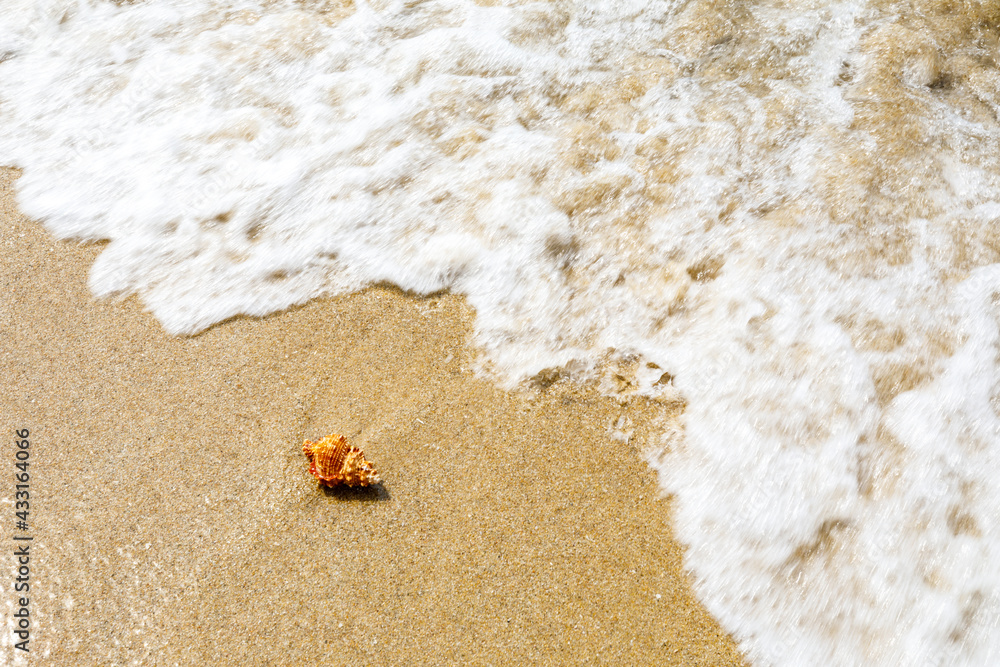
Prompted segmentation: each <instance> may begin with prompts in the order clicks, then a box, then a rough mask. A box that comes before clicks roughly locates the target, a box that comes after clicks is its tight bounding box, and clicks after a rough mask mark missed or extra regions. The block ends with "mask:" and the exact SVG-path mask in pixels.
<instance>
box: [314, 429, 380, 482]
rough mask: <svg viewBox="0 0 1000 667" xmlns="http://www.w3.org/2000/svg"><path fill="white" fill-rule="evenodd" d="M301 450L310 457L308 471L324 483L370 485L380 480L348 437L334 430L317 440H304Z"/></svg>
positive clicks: (362, 453)
mask: <svg viewBox="0 0 1000 667" xmlns="http://www.w3.org/2000/svg"><path fill="white" fill-rule="evenodd" d="M302 451H303V453H304V454H305V455H306V457H307V458H308V459H309V472H310V473H312V474H313V475H315V476H316V479H318V480H319V482H320V484H323V485H325V486H338V485H341V484H343V485H345V486H370V485H372V484H376V483H378V481H379V476H378V471H376V470H375V466H373V465H372V464H371V463H369V462H368V461H367V460H365V454H364V452H362V451H361V450H360V449H358V448H357V447H355V446H353V445H349V444H347V438H345V437H344V436H342V435H339V434H337V433H333V434H331V435H328V436H326V437H325V438H323V439H322V440H320V441H318V442H313V441H311V440H306V441H305V443H304V444H303V445H302Z"/></svg>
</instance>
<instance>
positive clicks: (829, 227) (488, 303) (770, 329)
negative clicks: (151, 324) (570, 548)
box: [0, 0, 1000, 666]
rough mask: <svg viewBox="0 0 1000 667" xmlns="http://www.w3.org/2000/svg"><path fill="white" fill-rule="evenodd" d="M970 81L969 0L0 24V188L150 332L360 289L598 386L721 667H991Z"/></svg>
mask: <svg viewBox="0 0 1000 667" xmlns="http://www.w3.org/2000/svg"><path fill="white" fill-rule="evenodd" d="M998 65H1000V1H998V0H988V1H984V2H972V1H966V2H962V1H959V0H956V1H951V0H913V1H910V2H902V1H900V2H894V1H892V0H870V1H869V2H863V1H860V0H858V1H854V2H823V1H818V0H817V1H812V2H810V1H809V0H806V1H805V2H797V3H784V2H781V1H780V0H774V1H770V2H722V1H712V0H691V1H689V2H680V1H672V0H667V1H664V2H656V1H653V0H642V1H639V0H619V1H615V2H612V1H610V0H592V1H590V2H580V1H574V0H554V1H550V2H518V1H515V0H480V1H479V2H475V1H472V0H424V1H420V0H406V1H396V0H374V1H371V2H369V1H366V0H299V1H298V2H291V1H284V0H273V1H258V2H253V1H250V0H135V1H134V2H131V3H129V2H120V3H114V2H107V1H104V0H0V163H2V164H5V165H10V166H17V167H20V168H21V169H22V170H23V175H22V176H21V178H20V179H19V181H18V182H17V188H18V201H19V204H20V206H21V208H22V209H23V211H24V212H25V213H27V214H28V215H30V216H33V217H34V218H36V219H38V220H39V221H41V222H42V223H43V224H44V225H45V226H46V227H47V228H48V229H49V230H50V231H51V232H52V233H54V234H55V235H57V236H59V237H62V238H77V239H89V240H107V241H109V243H108V244H107V245H106V246H105V247H104V249H103V251H102V253H101V255H100V256H99V258H98V259H97V261H96V262H95V264H94V266H93V268H92V270H91V274H90V286H91V288H92V290H93V291H94V293H95V294H97V295H101V296H103V295H113V294H131V293H135V294H138V295H139V296H140V298H141V299H142V300H143V302H144V303H145V304H146V305H147V307H148V308H149V309H150V310H151V311H152V312H153V313H154V314H155V315H156V317H157V318H159V320H160V321H161V322H162V323H163V326H164V327H165V328H166V329H167V330H168V331H170V332H172V333H176V334H189V333H195V332H197V331H200V330H202V329H204V328H206V327H208V326H210V325H212V324H213V323H216V322H219V321H221V320H224V319H226V318H229V317H231V316H233V315H236V314H240V313H245V314H254V315H262V314H266V313H269V312H273V311H276V310H280V309H282V308H285V307H287V306H289V305H291V304H296V303H302V302H304V301H307V300H309V299H311V298H314V297H316V296H319V295H323V294H335V293H343V292H347V291H351V290H356V289H359V288H361V287H363V286H365V285H368V284H372V283H376V282H380V281H388V282H391V283H394V284H396V285H399V286H400V287H402V288H404V289H407V290H413V291H415V292H420V293H427V292H433V291H436V290H441V289H450V290H453V291H455V292H460V293H462V294H465V295H467V297H468V300H469V302H470V303H471V304H472V305H473V306H474V307H475V309H476V311H477V325H476V326H477V330H476V337H477V341H476V342H477V343H478V345H479V346H481V348H482V351H483V358H484V360H485V361H484V368H485V369H486V370H487V371H488V372H490V373H491V374H493V376H494V377H496V378H497V379H498V381H500V382H502V383H505V384H509V385H514V384H517V383H518V382H520V381H523V380H524V379H525V378H527V377H531V376H533V375H535V374H537V373H539V372H540V371H543V370H545V369H549V371H548V372H549V373H551V372H559V373H563V374H565V375H567V376H570V377H574V376H576V377H586V376H588V374H593V373H596V372H598V370H596V369H599V366H600V364H599V361H600V360H602V359H607V358H608V357H609V354H610V355H611V356H612V357H614V358H616V359H618V360H626V361H628V363H627V364H623V365H624V366H628V367H629V368H630V369H631V371H629V373H628V374H627V377H624V378H621V377H620V378H619V379H620V380H621V379H623V380H624V382H622V383H620V386H618V387H617V388H615V387H613V386H612V385H609V391H623V392H626V393H632V394H641V395H658V394H659V395H664V394H672V395H679V396H682V397H683V399H684V400H685V401H686V404H687V409H686V411H685V413H684V416H683V424H682V425H680V426H677V427H666V426H665V427H664V430H663V443H662V447H661V448H660V449H657V450H655V451H652V452H650V462H651V464H652V465H654V466H655V467H656V468H657V469H658V471H659V473H660V479H661V482H662V485H663V487H664V489H665V491H666V492H669V493H671V494H674V495H675V497H676V508H677V530H678V536H679V538H680V539H681V540H682V541H683V542H685V543H686V544H688V545H689V550H688V554H687V565H688V567H690V568H691V569H692V571H693V573H694V575H695V578H696V589H697V593H698V595H699V596H700V598H701V599H702V601H703V602H704V603H705V605H706V606H707V607H708V609H709V610H710V611H711V612H712V613H713V614H714V615H715V616H716V617H717V618H719V619H720V621H721V622H722V623H723V625H724V626H725V628H726V629H727V630H729V631H730V632H731V633H732V634H733V635H734V637H736V639H737V640H738V641H739V642H740V645H741V647H742V649H743V650H744V651H745V652H746V654H747V655H748V657H749V658H750V659H751V661H752V662H753V663H754V664H755V665H787V666H799V665H901V666H902V665H907V666H909V665H928V666H930V665H934V666H938V665H941V666H943V665H984V666H986V665H995V664H1000V488H998V484H1000V483H998V477H1000V449H998V448H1000V120H998V113H1000V69H998ZM552 369H558V371H553V370H552ZM668 380H669V381H668Z"/></svg>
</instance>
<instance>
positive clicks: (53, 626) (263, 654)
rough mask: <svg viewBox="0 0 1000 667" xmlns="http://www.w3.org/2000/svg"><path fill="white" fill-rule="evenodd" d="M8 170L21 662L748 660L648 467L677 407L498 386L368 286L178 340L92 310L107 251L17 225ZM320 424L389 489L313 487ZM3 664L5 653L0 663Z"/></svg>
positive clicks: (457, 342) (466, 315)
mask: <svg viewBox="0 0 1000 667" xmlns="http://www.w3.org/2000/svg"><path fill="white" fill-rule="evenodd" d="M15 179H16V172H14V171H12V170H3V171H0V247H2V252H3V257H4V259H3V261H2V262H0V284H2V287H0V341H2V345H0V355H2V363H0V382H2V383H3V386H4V391H3V392H0V415H2V417H3V421H4V424H5V427H4V428H5V429H6V432H7V436H8V437H6V438H5V439H4V441H3V442H4V445H3V447H2V448H0V452H2V455H3V462H4V463H3V464H4V465H6V466H13V462H14V447H13V440H12V439H13V432H14V430H15V429H22V428H28V429H30V430H31V443H32V444H31V460H30V461H31V462H30V466H31V468H30V470H31V474H32V476H31V494H32V496H31V514H30V519H31V521H30V530H29V531H28V532H29V533H30V534H31V535H32V536H33V538H34V541H33V542H32V547H31V548H32V550H33V551H32V563H31V567H32V570H31V578H32V579H31V586H32V588H31V602H30V610H31V614H32V621H33V624H32V631H31V632H32V634H31V643H30V648H31V654H30V655H31V660H30V664H36V665H42V664H44V665H91V664H93V665H96V664H101V665H122V664H163V665H167V664H180V665H258V664H271V665H295V664H330V665H337V664H342V665H348V664H350V665H438V664H440V665H459V664H463V665H464V664H467V665H501V664H503V665H521V664H547V665H576V664H595V665H597V664H607V665H741V664H744V663H743V659H742V658H741V656H740V654H739V652H738V651H737V649H736V647H735V644H734V642H733V641H732V639H731V638H730V637H729V636H728V635H727V634H726V633H725V632H724V631H722V630H721V628H720V627H719V625H718V624H717V623H716V622H715V620H714V619H713V618H712V617H711V616H710V615H709V614H708V613H707V612H706V611H705V610H704V609H703V608H702V607H701V606H700V605H699V604H698V603H697V602H696V601H695V599H694V597H693V594H692V590H691V584H690V580H689V578H688V577H687V575H685V573H684V572H683V569H682V554H683V550H682V548H681V547H680V546H679V545H678V544H677V543H676V542H675V541H674V540H673V538H672V535H671V527H670V513H671V512H670V502H669V500H668V499H663V498H661V497H660V494H659V492H658V487H657V483H656V478H655V474H654V473H653V472H652V471H651V470H650V469H649V467H648V466H647V465H646V463H645V462H644V460H643V452H644V451H645V448H646V447H647V443H648V441H649V438H650V437H651V433H652V431H651V428H652V427H651V424H652V422H653V421H655V420H656V419H660V418H663V417H665V416H669V414H668V413H669V410H670V408H669V406H662V405H659V404H651V403H648V402H639V401H625V402H622V401H620V400H615V399H611V398H606V397H601V396H599V395H598V394H597V392H595V391H594V390H592V389H589V388H586V387H579V386H569V385H567V383H565V382H557V383H555V384H553V385H551V386H548V387H544V388H543V387H541V386H528V387H526V388H524V389H523V390H519V391H517V392H513V393H510V392H504V391H501V390H499V389H497V388H496V387H495V386H494V385H493V384H491V383H490V382H489V381H488V380H487V379H484V378H482V377H480V376H478V375H477V374H476V373H475V372H474V370H473V367H474V360H475V350H474V348H473V347H472V346H471V345H470V341H471V332H472V324H473V313H472V311H471V310H470V308H469V307H468V306H467V305H466V304H465V302H464V301H463V300H462V299H461V298H460V297H457V296H454V295H447V294H445V295H437V296H433V297H427V298H417V297H413V296H408V295H405V294H403V293H401V292H399V291H398V290H394V289H391V288H373V289H369V290H366V291H364V292H362V293H359V294H355V295H351V296H347V297H341V298H333V299H323V300H318V301H314V302H311V303H309V304H307V305H305V306H303V307H300V308H295V309H292V310H290V311H288V312H285V313H281V314H278V315H274V316H271V317H267V318H264V319H250V318H236V319H233V320H230V321H228V322H225V323H223V324H221V325H219V326H216V327H214V328H212V329H210V330H208V331H207V332H204V333H203V334H201V335H198V336H194V337H186V338H176V337H170V336H168V335H166V334H165V333H164V332H163V331H162V329H161V328H160V326H159V324H158V323H157V322H156V320H155V319H154V318H153V317H152V316H151V315H150V314H149V313H146V312H144V310H143V308H142V304H141V302H140V301H138V300H137V299H136V298H134V297H132V298H128V299H126V300H124V301H114V300H105V301H94V299H93V297H92V296H91V295H90V293H89V291H88V289H87V284H86V283H87V270H88V268H89V266H90V264H91V262H92V261H93V259H94V257H96V255H97V254H98V253H99V252H100V246H96V245H89V246H82V245H79V244H76V243H73V242H61V241H56V240H54V239H53V238H52V237H51V236H49V235H48V234H47V233H46V232H45V231H44V230H43V229H42V228H41V226H40V225H38V224H37V223H34V222H32V221H29V220H27V219H26V218H24V217H23V216H22V215H20V214H19V213H18V212H17V211H16V209H15V207H14V200H13V183H14V180H15ZM622 418H624V419H626V420H628V421H629V423H630V424H631V426H630V427H629V428H630V429H631V430H632V434H631V438H630V439H628V440H627V442H623V441H622V440H623V439H622V438H618V439H616V438H615V437H614V432H615V424H616V423H617V424H620V423H621V422H619V420H620V419H622ZM331 432H339V433H343V434H345V435H346V436H348V438H350V439H351V440H352V441H353V442H354V443H355V444H358V445H359V446H361V447H362V448H363V449H364V451H365V454H366V456H367V457H368V459H369V460H371V461H373V462H374V463H375V464H376V465H377V466H378V468H379V470H380V472H381V474H382V478H383V483H382V485H380V486H379V487H377V488H375V489H374V490H369V491H336V490H324V489H321V488H320V487H319V486H318V485H317V483H316V480H315V479H313V478H312V477H311V476H309V474H308V472H307V467H308V466H307V463H306V459H305V457H304V456H303V454H302V450H301V445H302V441H303V439H305V438H311V439H316V438H318V437H321V436H323V435H326V434H328V433H331ZM3 479H4V480H5V481H4V482H3V483H4V485H5V486H4V488H2V489H0V498H4V499H5V502H4V503H3V507H4V509H5V511H6V512H7V513H8V516H6V517H4V518H3V523H4V526H5V530H4V531H3V534H4V535H5V536H6V537H5V538H4V539H5V541H6V542H7V544H8V546H9V545H11V544H13V541H12V534H13V533H14V532H15V531H14V530H13V529H12V525H13V516H12V515H13V512H14V508H13V505H12V499H13V480H12V476H11V475H4V476H3ZM3 551H4V553H5V554H8V555H6V556H5V557H4V559H3V560H2V561H0V562H2V567H3V570H2V574H0V584H2V585H3V590H4V591H6V593H5V596H4V600H5V603H6V605H7V608H8V609H10V605H12V604H13V599H12V596H13V593H12V592H11V591H12V582H11V581H10V579H11V576H12V575H11V573H12V572H13V569H14V563H13V559H12V557H11V556H10V555H9V554H10V553H11V552H12V549H9V548H5V549H4V550H3ZM5 616H7V617H8V618H9V614H8V613H7V611H6V610H5ZM15 653H16V652H15V651H14V649H13V648H12V646H11V642H10V638H9V637H5V638H4V639H3V641H2V643H0V663H3V664H9V663H11V662H13V661H14V660H15V657H16V656H15ZM21 657H23V656H21Z"/></svg>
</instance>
